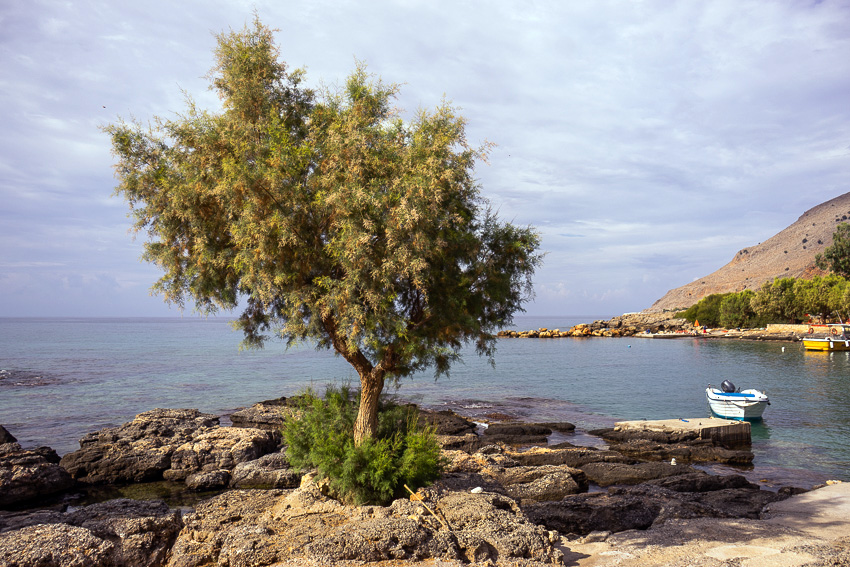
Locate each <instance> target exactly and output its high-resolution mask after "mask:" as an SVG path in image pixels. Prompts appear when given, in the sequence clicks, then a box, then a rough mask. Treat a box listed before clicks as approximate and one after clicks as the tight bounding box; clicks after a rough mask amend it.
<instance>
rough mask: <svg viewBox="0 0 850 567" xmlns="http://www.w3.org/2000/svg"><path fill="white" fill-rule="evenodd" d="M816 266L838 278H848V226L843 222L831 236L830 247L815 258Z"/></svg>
mask: <svg viewBox="0 0 850 567" xmlns="http://www.w3.org/2000/svg"><path fill="white" fill-rule="evenodd" d="M815 262H816V263H817V266H818V267H819V268H820V269H822V270H828V271H830V272H832V273H835V274H838V275H839V276H842V277H845V278H850V224H848V223H846V222H843V223H841V224H839V225H838V226H837V227H836V228H835V232H834V233H833V234H832V245H831V246H829V247H828V248H827V249H826V250H824V251H823V254H818V255H817V257H816V258H815Z"/></svg>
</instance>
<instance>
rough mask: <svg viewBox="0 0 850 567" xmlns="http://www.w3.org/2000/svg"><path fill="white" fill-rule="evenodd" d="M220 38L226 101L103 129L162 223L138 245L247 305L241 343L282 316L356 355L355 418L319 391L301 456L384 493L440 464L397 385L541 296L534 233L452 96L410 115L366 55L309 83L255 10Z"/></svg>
mask: <svg viewBox="0 0 850 567" xmlns="http://www.w3.org/2000/svg"><path fill="white" fill-rule="evenodd" d="M217 40H218V41H217V47H216V50H215V59H216V64H215V66H214V68H213V69H212V71H211V72H210V75H209V78H210V81H211V89H212V90H214V91H215V92H217V93H218V95H219V97H220V99H221V101H222V111H221V112H218V113H216V112H212V111H207V110H202V109H200V108H198V107H197V106H196V105H195V103H194V102H193V101H192V99H191V98H189V97H188V95H187V106H188V108H187V110H186V112H185V113H184V114H181V115H177V117H176V118H173V119H165V118H155V119H154V121H153V123H152V125H150V126H146V125H143V124H142V123H140V122H138V121H135V120H134V121H131V122H125V121H119V122H118V123H116V124H111V125H108V126H106V127H105V128H104V131H105V132H106V133H107V134H109V135H110V136H111V139H112V147H113V153H114V154H115V156H116V158H117V165H116V176H117V178H118V180H119V183H118V187H117V189H116V193H117V194H119V195H123V197H124V198H125V199H126V200H127V202H128V204H129V206H130V209H131V212H132V215H133V217H134V219H135V230H136V231H137V232H141V231H144V232H146V233H147V235H148V237H149V240H148V242H146V243H145V245H144V246H145V248H144V250H145V251H144V255H143V258H144V259H145V260H147V261H149V262H152V263H154V264H156V265H157V266H159V267H160V268H161V269H162V270H163V271H164V275H163V276H162V277H161V279H160V280H159V281H158V282H157V283H156V284H155V285H154V286H153V290H154V291H155V292H157V293H160V294H162V295H163V297H164V299H165V300H166V301H167V302H173V303H175V304H177V305H178V306H179V307H181V308H183V307H184V305H185V304H186V303H187V301H192V302H194V306H195V308H196V309H197V310H198V311H200V312H202V313H213V312H215V311H217V310H219V309H225V310H232V309H239V310H241V311H242V313H241V316H240V317H239V319H238V321H237V323H236V326H237V327H238V328H239V329H241V330H242V331H243V333H244V342H243V344H244V345H245V346H247V347H256V348H259V347H262V346H263V345H264V343H265V341H266V340H267V339H268V338H269V337H270V336H272V335H273V336H276V337H278V338H282V339H283V340H285V341H286V342H287V344H288V345H291V344H293V343H298V342H307V343H310V344H314V345H316V347H317V348H319V349H333V350H335V351H336V353H337V354H338V355H339V356H342V357H343V358H344V359H345V360H346V361H347V362H348V363H350V364H351V365H352V366H353V367H354V369H355V370H356V371H357V373H358V376H359V381H360V389H359V394H358V400H359V402H358V404H357V411H356V414H355V415H354V417H353V418H352V416H351V415H349V414H347V413H346V414H341V413H337V414H335V416H334V417H333V420H332V421H333V424H334V425H333V427H330V426H329V425H326V424H324V423H323V420H322V419H319V418H318V417H316V416H324V417H328V418H329V415H328V412H338V410H340V409H341V408H342V407H343V406H345V407H347V404H342V405H340V404H341V402H339V401H338V400H337V401H334V400H336V398H338V397H339V396H342V394H341V393H337V394H334V395H333V396H332V399H331V400H325V401H319V400H318V399H316V398H315V397H313V398H312V399H311V402H310V411H312V412H313V414H311V413H310V412H307V414H306V415H307V417H305V421H303V422H302V423H301V425H296V424H293V425H292V428H291V429H292V431H298V432H299V434H297V435H296V434H294V433H293V434H291V435H290V436H289V438H290V442H291V443H293V444H295V448H294V449H293V451H294V452H293V458H294V459H295V460H296V461H298V462H300V463H302V464H307V463H311V464H312V465H313V466H316V467H318V468H319V470H320V471H321V472H322V473H323V474H326V475H328V476H330V477H332V480H331V482H332V483H338V487H339V488H340V489H341V490H342V491H343V492H347V493H349V494H350V495H351V498H352V499H353V500H358V501H359V500H385V499H386V498H387V497H388V496H389V495H391V494H394V493H395V491H396V489H397V488H398V481H400V480H404V479H405V478H413V479H414V480H415V479H416V478H422V479H428V478H431V476H432V473H433V471H435V470H438V467H437V466H436V465H437V463H436V462H435V461H434V459H435V457H434V447H433V445H432V444H431V443H430V441H428V439H427V435H425V434H422V433H418V432H412V430H411V429H410V427H407V428H406V429H405V428H401V429H396V430H395V431H399V434H398V435H395V434H393V435H390V436H387V435H388V434H389V433H388V432H389V430H387V429H386V427H385V425H382V424H385V423H386V421H387V420H392V419H393V418H392V415H395V414H392V415H390V416H383V417H382V416H380V415H379V404H380V397H381V393H382V392H383V390H384V386H385V384H387V383H396V384H397V383H398V381H399V379H400V378H402V377H405V376H410V375H411V374H413V373H415V372H417V371H421V370H423V369H426V368H431V367H433V368H434V369H435V373H436V375H437V376H439V375H442V374H446V373H448V371H449V368H450V367H451V365H452V363H453V362H455V361H457V360H458V359H459V358H460V352H461V349H462V347H463V345H464V344H465V343H469V342H472V343H474V344H475V346H476V350H477V353H478V354H479V355H484V356H488V357H490V358H492V355H493V353H494V351H495V345H496V334H495V333H496V331H497V330H498V329H499V328H500V327H502V326H504V325H506V324H509V323H510V322H511V319H512V317H513V314H514V313H515V312H517V311H519V310H521V308H522V304H523V303H524V302H525V301H526V300H527V299H529V298H530V295H531V292H532V282H531V277H532V275H533V273H534V271H535V269H536V267H537V266H538V265H539V264H540V262H541V258H542V255H541V254H540V253H539V252H538V247H539V236H538V234H537V233H536V231H535V230H534V229H533V228H531V227H518V226H515V225H513V224H511V223H507V222H502V221H500V220H499V219H498V218H497V216H496V214H495V213H494V212H493V211H492V210H491V208H490V207H489V206H488V204H487V202H486V200H485V199H484V197H483V196H482V195H481V192H480V187H479V185H478V183H477V181H476V179H475V177H474V166H475V164H476V162H477V161H479V160H484V159H486V155H487V150H488V147H489V146H488V145H487V144H485V145H483V146H482V147H477V148H476V147H472V146H470V145H469V143H468V142H467V139H466V134H465V120H464V118H463V117H462V116H460V115H459V114H458V113H457V111H456V109H455V108H453V107H452V106H451V105H449V104H448V103H446V102H443V103H442V104H441V105H440V106H438V107H437V108H436V109H434V110H433V111H427V110H421V111H419V112H418V113H417V114H416V115H415V116H414V117H413V119H412V120H409V121H405V120H403V119H402V116H401V114H400V110H398V109H397V108H396V104H395V100H396V97H397V94H398V91H399V87H398V86H397V85H395V84H387V83H384V82H382V81H381V80H380V79H377V78H375V77H373V76H371V75H370V74H369V73H367V71H366V69H365V67H364V66H363V65H360V64H358V65H357V66H356V68H355V70H354V72H353V73H352V74H351V75H350V76H349V77H348V79H347V80H346V82H345V84H344V85H343V86H342V87H340V88H338V89H324V90H322V91H318V92H317V91H314V90H311V89H308V88H306V87H305V86H304V84H303V81H304V76H305V75H304V72H303V71H302V70H298V69H296V70H290V69H289V67H288V66H287V65H286V64H285V63H283V62H282V61H280V60H279V53H278V49H277V47H276V46H275V43H274V40H273V32H272V30H270V29H269V28H267V27H265V26H264V25H263V24H262V23H261V22H260V21H259V19H258V18H255V20H254V23H253V27H250V26H246V27H245V28H244V29H242V30H241V31H230V32H227V33H222V34H220V35H218V36H217ZM310 415H312V416H313V417H310ZM323 419H324V418H323ZM343 429H350V430H351V431H350V434H349V433H348V432H347V431H345V432H343V431H342V430H343ZM385 433H386V434H387V435H385ZM299 440H302V441H304V442H305V443H307V442H309V443H311V444H312V445H314V446H311V447H310V448H309V449H308V448H307V447H306V446H300V445H298V442H299ZM299 447H301V448H299ZM323 451H324V452H323ZM334 451H336V453H334ZM336 458H339V459H340V462H339V463H337V464H333V466H332V463H331V461H332V460H333V459H336ZM337 465H339V466H337ZM398 467H400V468H398ZM396 469H398V470H396ZM423 470H425V471H426V472H421V471H423ZM396 477H397V478H396ZM414 480H412V481H411V482H414ZM355 486H359V487H360V488H355ZM361 489H362V490H363V491H365V492H358V491H359V490H361Z"/></svg>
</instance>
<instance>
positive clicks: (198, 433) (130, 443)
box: [61, 409, 280, 484]
mask: <svg viewBox="0 0 850 567" xmlns="http://www.w3.org/2000/svg"><path fill="white" fill-rule="evenodd" d="M279 441H280V434H279V433H277V432H275V431H267V430H260V429H255V428H238V427H219V426H218V418H217V417H216V416H213V415H209V414H203V413H200V412H199V411H198V410H189V409H181V410H164V409H157V410H153V411H149V412H145V413H142V414H139V415H137V416H136V417H135V419H133V421H131V422H128V423H125V424H124V425H122V426H120V427H115V428H110V429H104V430H101V431H98V432H95V433H90V434H89V435H87V436H86V437H84V438H83V439H82V440H80V447H81V448H80V450H78V451H74V452H73V453H69V454H67V455H65V456H64V457H63V458H62V461H61V465H62V466H63V467H64V468H65V469H66V470H67V471H68V472H69V473H70V474H71V476H72V477H74V478H75V479H77V480H79V481H80V482H82V483H86V484H121V483H135V482H149V481H157V480H162V479H165V480H181V481H182V480H185V479H186V478H187V477H188V476H189V475H191V474H193V473H197V472H211V471H218V470H232V469H233V468H234V467H236V465H238V464H239V463H242V462H246V461H252V460H254V459H257V458H259V457H261V456H263V455H265V454H266V453H269V452H271V451H274V450H275V449H276V448H277V446H278V443H279Z"/></svg>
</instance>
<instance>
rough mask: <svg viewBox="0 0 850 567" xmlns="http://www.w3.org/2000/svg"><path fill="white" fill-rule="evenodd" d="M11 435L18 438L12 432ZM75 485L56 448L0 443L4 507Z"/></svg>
mask: <svg viewBox="0 0 850 567" xmlns="http://www.w3.org/2000/svg"><path fill="white" fill-rule="evenodd" d="M3 431H5V429H4V430H3ZM8 438H11V439H14V437H11V435H9V437H7V439H8ZM72 486H74V480H73V479H72V478H71V475H69V474H68V473H67V472H66V471H65V469H63V468H62V467H60V466H59V456H58V455H57V454H56V451H54V450H53V449H51V448H49V447H39V448H38V449H33V450H24V449H22V448H21V446H20V445H19V444H18V443H15V442H11V443H5V444H2V445H0V509H2V508H6V507H9V506H11V505H14V504H20V503H23V502H27V501H30V500H34V499H38V498H43V497H45V496H50V495H52V494H56V493H59V492H63V491H65V490H68V489H69V488H71V487H72Z"/></svg>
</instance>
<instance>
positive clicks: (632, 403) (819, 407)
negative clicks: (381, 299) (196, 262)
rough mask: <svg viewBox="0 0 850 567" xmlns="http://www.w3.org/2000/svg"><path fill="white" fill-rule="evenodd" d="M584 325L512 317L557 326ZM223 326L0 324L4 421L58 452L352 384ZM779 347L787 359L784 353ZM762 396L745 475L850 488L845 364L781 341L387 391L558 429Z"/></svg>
mask: <svg viewBox="0 0 850 567" xmlns="http://www.w3.org/2000/svg"><path fill="white" fill-rule="evenodd" d="M592 319H594V318H593V317H561V318H530V317H528V318H522V317H520V318H517V324H516V325H515V326H516V327H517V328H521V329H531V328H539V327H548V328H558V327H560V328H567V327H569V326H571V325H574V324H576V323H579V322H589V321H591V320H592ZM240 340H241V336H240V334H239V333H237V332H235V331H233V330H232V329H231V327H230V325H229V321H227V320H226V319H222V318H211V319H202V318H197V317H185V318H169V319H161V318H157V319H9V318H5V319H4V318H0V424H2V425H3V426H5V427H6V429H8V430H9V431H10V432H11V433H12V434H13V435H15V436H16V437H17V438H18V440H19V442H20V443H21V444H22V445H24V446H25V447H35V446H40V445H47V446H50V447H53V448H54V449H56V450H57V451H58V452H59V453H60V454H64V453H67V452H70V451H73V450H75V449H77V448H78V447H79V446H78V443H77V441H78V440H79V438H81V437H82V436H83V435H84V434H86V433H88V432H90V431H94V430H97V429H101V428H104V427H111V426H116V425H120V424H122V423H124V422H126V421H129V420H130V419H132V418H133V416H134V415H136V414H138V413H141V412H143V411H147V410H150V409H153V408H157V407H167V408H198V409H200V410H201V411H205V412H209V413H215V414H228V413H229V412H232V411H233V410H234V409H236V408H239V407H244V406H248V405H251V404H253V403H255V402H258V401H261V400H266V399H270V398H276V397H280V396H290V395H293V394H296V393H298V392H299V391H301V390H302V389H304V388H305V387H307V386H310V385H312V386H314V387H318V388H319V389H321V388H323V385H324V384H326V383H328V382H340V381H349V382H351V383H352V384H355V385H356V384H357V376H356V373H355V372H354V371H353V370H352V369H351V367H350V366H349V365H348V364H347V363H345V361H344V360H342V359H341V358H339V357H336V356H334V355H333V354H332V353H330V352H328V351H320V352H317V351H316V350H314V349H312V348H310V347H309V346H301V347H297V348H291V349H289V350H287V349H286V348H285V347H284V345H283V344H281V343H275V342H272V343H269V344H268V345H267V347H266V348H265V349H264V350H261V351H240V350H239V342H240ZM783 347H784V351H783ZM725 379H729V380H732V381H733V382H734V383H735V384H736V385H738V386H740V387H755V388H759V389H763V390H766V391H767V393H768V395H769V396H770V399H771V404H772V405H771V406H770V407H768V409H767V410H766V412H765V417H764V421H763V422H762V423H760V424H756V425H754V427H753V451H754V453H755V454H756V458H755V463H754V467H753V468H752V469H750V470H745V471H740V472H744V473H745V474H746V475H747V476H748V477H749V478H751V479H752V480H758V481H763V483H764V484H765V485H767V486H780V485H783V484H794V485H797V486H806V487H808V486H811V485H814V484H818V483H821V482H823V481H825V480H826V479H830V478H834V479H841V480H845V481H850V443H848V440H850V355H848V354H847V353H833V354H826V353H807V352H804V351H803V350H802V347H801V345H799V344H793V343H760V342H742V341H733V340H717V339H711V340H706V339H690V338H688V339H674V340H657V339H639V338H628V339H610V338H608V339H605V338H589V339H548V340H547V339H500V341H499V344H498V352H497V354H496V366H495V367H491V366H490V364H489V363H488V362H487V361H486V360H485V359H480V358H478V357H477V356H476V355H475V354H474V352H473V351H472V350H470V352H469V353H467V354H466V355H465V356H464V362H463V363H462V364H458V365H456V366H455V367H454V368H453V370H452V372H451V375H450V376H449V377H448V378H440V379H439V380H438V381H435V380H434V377H433V375H432V374H429V373H425V374H421V375H418V376H415V377H414V378H411V379H404V380H403V381H402V383H401V385H400V388H399V390H398V391H397V395H398V396H399V397H401V398H404V399H407V400H412V401H415V402H417V403H420V404H422V405H423V406H426V407H433V408H438V409H439V408H450V409H454V410H456V411H458V412H459V413H463V414H466V415H469V416H472V417H481V416H483V415H486V414H488V413H494V412H498V413H503V414H507V415H512V416H515V417H517V418H519V419H524V420H539V421H543V420H545V421H553V420H557V421H570V422H572V423H575V424H576V425H577V426H578V427H579V429H580V432H579V433H578V434H577V435H576V436H575V439H573V441H574V442H577V443H578V444H582V442H587V443H594V442H595V438H592V437H589V436H586V435H583V434H582V432H581V431H586V430H588V429H592V428H596V427H604V426H610V425H612V424H613V423H614V421H619V420H633V419H643V418H646V419H668V418H680V417H681V418H693V417H703V416H707V415H708V406H707V404H706V402H705V395H704V390H705V387H706V385H707V384H708V383H714V384H715V385H717V384H719V383H720V382H722V381H723V380H725Z"/></svg>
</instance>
